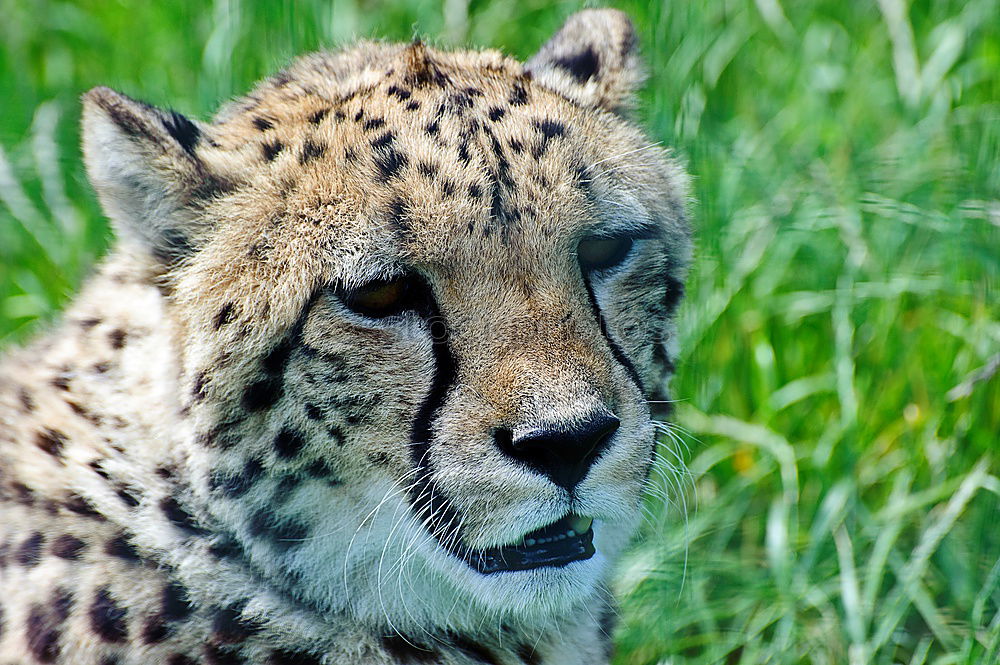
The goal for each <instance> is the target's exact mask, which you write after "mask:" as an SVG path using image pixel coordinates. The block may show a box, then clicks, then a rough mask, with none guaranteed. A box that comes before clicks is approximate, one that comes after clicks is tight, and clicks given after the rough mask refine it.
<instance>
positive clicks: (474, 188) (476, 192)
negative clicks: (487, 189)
mask: <svg viewBox="0 0 1000 665" xmlns="http://www.w3.org/2000/svg"><path fill="white" fill-rule="evenodd" d="M469 196H471V197H472V198H474V199H478V198H482V196H483V188H482V187H480V186H479V185H477V184H475V183H473V184H471V185H469Z"/></svg>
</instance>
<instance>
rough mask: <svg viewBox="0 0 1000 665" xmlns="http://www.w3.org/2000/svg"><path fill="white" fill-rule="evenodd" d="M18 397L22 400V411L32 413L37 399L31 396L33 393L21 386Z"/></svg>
mask: <svg viewBox="0 0 1000 665" xmlns="http://www.w3.org/2000/svg"><path fill="white" fill-rule="evenodd" d="M17 399H18V400H19V401H20V402H21V411H23V412H24V413H31V412H32V411H34V410H35V400H33V399H32V398H31V393H29V392H28V389H27V388H21V389H19V390H18V391H17Z"/></svg>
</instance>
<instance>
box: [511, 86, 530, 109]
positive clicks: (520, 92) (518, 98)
mask: <svg viewBox="0 0 1000 665" xmlns="http://www.w3.org/2000/svg"><path fill="white" fill-rule="evenodd" d="M507 101H508V102H509V103H510V105H511V106H524V105H525V104H527V103H528V91H527V90H525V89H524V85H522V84H521V82H520V81H519V82H517V83H515V84H514V87H513V89H511V91H510V98H509V99H508V100H507Z"/></svg>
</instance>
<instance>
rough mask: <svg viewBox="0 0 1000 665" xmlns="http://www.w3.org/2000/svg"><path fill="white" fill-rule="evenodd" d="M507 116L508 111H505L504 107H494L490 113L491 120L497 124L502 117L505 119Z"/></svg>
mask: <svg viewBox="0 0 1000 665" xmlns="http://www.w3.org/2000/svg"><path fill="white" fill-rule="evenodd" d="M506 114H507V109H505V108H504V107H502V106H494V107H493V108H491V109H490V111H489V118H490V120H492V121H493V122H496V121H497V120H500V119H501V118H502V117H504V116H505V115H506Z"/></svg>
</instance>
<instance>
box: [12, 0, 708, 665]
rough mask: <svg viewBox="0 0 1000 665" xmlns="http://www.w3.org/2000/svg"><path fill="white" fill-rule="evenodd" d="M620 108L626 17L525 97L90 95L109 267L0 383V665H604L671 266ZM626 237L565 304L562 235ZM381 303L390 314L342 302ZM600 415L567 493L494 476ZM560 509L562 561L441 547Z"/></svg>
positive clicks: (373, 88)
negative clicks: (612, 426) (521, 454)
mask: <svg viewBox="0 0 1000 665" xmlns="http://www.w3.org/2000/svg"><path fill="white" fill-rule="evenodd" d="M640 78H641V75H640V72H639V65H638V61H637V56H636V41H635V37H634V31H633V29H632V26H631V24H630V23H629V21H628V19H627V18H626V17H625V16H624V15H622V14H621V13H619V12H616V11H611V10H588V11H585V12H581V13H579V14H577V15H575V16H573V17H572V18H570V20H569V21H568V22H567V24H566V26H565V27H563V29H562V30H561V31H560V32H559V33H558V34H557V35H556V36H555V37H553V39H552V40H551V41H550V42H549V43H548V44H546V45H545V46H544V47H543V48H542V49H541V51H540V52H539V54H538V55H536V56H535V57H534V58H532V59H531V60H530V61H529V62H528V63H527V64H525V65H522V64H521V63H519V62H516V61H514V60H512V59H510V58H507V57H505V56H503V55H501V54H500V53H498V52H495V51H481V52H455V53H449V52H442V51H438V50H435V49H433V48H430V47H428V46H425V45H424V44H422V43H420V42H414V43H411V44H406V45H392V44H381V43H363V44H360V45H358V46H356V47H354V48H351V49H349V50H345V51H340V52H332V53H319V54H314V55H308V56H305V57H303V58H301V59H299V60H297V61H295V62H294V63H293V64H292V65H291V66H289V67H288V68H287V69H285V70H284V71H282V72H280V73H278V74H277V75H275V76H273V77H271V78H270V79H268V80H266V81H264V82H263V83H261V84H260V85H258V86H257V88H256V89H255V90H253V92H251V93H250V94H249V95H248V96H246V97H244V98H242V99H239V100H237V101H235V102H233V103H232V104H230V105H229V106H228V107H226V108H225V109H223V110H222V111H221V113H219V114H218V116H217V117H216V118H215V119H214V120H213V121H212V122H210V123H202V122H198V121H195V120H190V119H188V118H185V117H184V116H182V115H180V114H178V113H176V112H164V111H160V110H158V109H155V108H153V107H150V106H148V105H145V104H143V103H141V102H137V101H135V100H132V99H130V98H128V97H126V96H124V95H121V94H119V93H117V92H114V91H112V90H109V89H107V88H97V89H94V90H91V91H90V92H88V93H87V94H86V95H85V96H84V110H83V134H84V154H85V158H86V164H87V169H88V174H89V176H90V179H91V182H92V183H93V186H94V188H95V190H96V191H97V193H98V196H99V197H100V200H101V203H102V205H103V207H104V210H105V211H106V213H107V215H108V216H109V218H110V219H111V220H112V222H113V224H114V227H115V229H116V234H117V238H118V240H117V244H116V246H115V248H114V249H113V251H112V252H111V254H110V255H109V256H108V258H107V259H106V260H105V261H104V263H103V264H102V266H101V267H100V269H99V270H98V272H97V274H96V275H95V276H94V277H93V278H92V279H91V281H90V283H89V284H88V285H87V286H86V288H85V289H84V291H83V293H82V294H81V295H80V296H79V297H78V298H77V300H76V301H75V303H74V304H73V305H72V306H71V307H70V308H69V309H68V311H67V312H66V313H65V315H64V317H63V319H62V321H61V323H59V324H58V325H57V326H55V327H54V329H53V330H52V331H51V332H49V333H48V334H47V335H45V336H43V337H41V338H40V339H38V340H37V341H35V342H34V343H32V344H31V345H29V346H27V347H26V348H24V349H22V350H17V351H13V352H11V353H9V355H8V356H7V357H6V359H5V360H4V361H3V363H2V365H0V661H4V662H6V661H10V660H13V661H16V662H21V663H60V664H64V665H68V664H73V665H112V664H117V665H127V664H143V665H148V664H160V663H163V664H168V665H186V664H190V663H207V664H210V665H235V664H264V663H271V664H276V665H277V664H291V663H295V664H300V665H301V664H324V665H341V664H348V663H351V664H375V663H398V664H402V663H448V664H469V663H480V664H482V663H489V664H504V665H511V664H518V663H520V664H524V663H527V664H529V665H537V664H542V663H544V664H545V665H555V664H559V663H566V664H568V663H574V664H579V663H588V664H589V663H606V662H607V659H608V648H607V642H608V635H607V632H608V631H609V630H610V627H609V625H608V624H607V622H606V618H607V617H608V616H611V615H612V614H613V611H612V610H611V607H610V600H609V596H608V592H607V587H606V581H607V576H608V569H609V565H610V564H611V563H612V562H613V561H614V560H615V558H616V557H617V556H618V554H619V553H620V551H621V549H622V548H623V547H624V546H625V544H626V543H627V542H628V539H629V537H630V536H631V534H632V532H633V530H634V528H635V526H636V523H637V519H638V518H637V515H638V513H639V501H640V495H641V492H642V489H643V487H644V483H645V482H646V478H647V473H648V470H649V465H650V460H651V457H652V453H653V438H654V437H653V428H652V425H651V421H650V414H649V409H648V407H647V402H646V399H647V397H648V396H650V395H653V394H657V395H659V394H663V391H664V381H665V379H666V377H667V375H668V374H669V368H670V367H671V366H672V365H671V358H672V357H673V354H674V345H673V342H674V332H673V327H672V316H673V310H674V308H675V306H676V304H677V302H678V300H679V298H680V295H681V293H682V284H683V271H684V266H685V264H686V262H687V259H688V251H689V250H688V247H689V243H688V231H687V227H686V222H685V213H684V209H685V197H686V181H685V176H684V174H683V172H682V170H681V169H680V168H679V167H678V166H677V165H676V163H675V162H673V161H671V160H670V159H669V157H668V156H667V155H666V153H665V151H664V150H662V149H660V148H658V147H656V146H655V145H652V144H650V142H649V141H648V139H647V138H646V137H645V136H644V135H643V134H642V132H641V131H640V130H639V129H637V128H636V126H635V125H634V124H633V122H632V121H631V120H630V118H629V115H628V108H629V107H630V105H631V100H632V95H633V92H634V90H635V87H636V86H637V85H638V83H639V80H640ZM623 234H624V235H629V236H630V237H632V236H634V237H635V238H636V240H635V246H634V247H633V249H632V251H631V253H630V254H629V255H628V258H627V259H626V260H625V262H624V263H623V264H622V265H621V266H620V267H618V268H616V269H614V270H613V271H612V272H610V273H608V274H594V275H591V274H589V273H588V274H584V273H583V272H581V268H580V265H579V263H578V261H577V258H576V255H575V252H576V247H577V243H579V242H580V240H581V239H582V238H585V237H588V236H608V235H619V236H620V235H623ZM403 272H408V273H409V274H412V275H414V276H416V277H415V279H416V278H419V283H420V284H422V285H423V288H425V289H426V291H425V292H424V296H423V299H422V300H420V301H419V302H415V303H414V304H413V306H412V307H410V308H408V309H407V310H406V311H403V312H402V313H400V314H398V315H394V316H391V317H388V318H384V319H374V318H371V317H367V316H365V315H363V314H359V313H358V312H357V311H353V310H351V309H350V308H349V307H348V306H347V305H346V304H345V303H347V300H345V298H347V297H348V295H345V294H350V293H352V292H353V291H352V289H357V288H359V287H360V286H362V285H365V284H369V283H371V282H373V280H384V279H387V278H391V277H393V276H395V275H399V274H401V273H403ZM595 411H600V412H602V413H613V414H614V415H615V416H616V417H617V418H618V419H619V420H620V421H621V425H620V428H619V429H618V431H617V432H616V433H615V434H614V435H613V438H611V439H608V440H607V442H606V443H605V444H603V447H602V448H601V449H600V453H599V455H597V456H596V461H593V464H592V466H591V467H589V470H588V471H587V472H586V475H585V476H583V477H582V480H579V481H578V483H576V484H574V485H566V486H562V485H560V484H558V483H556V482H554V481H553V480H552V479H550V478H549V477H547V476H546V475H545V474H544V473H540V472H538V470H537V468H536V467H534V466H532V465H530V464H524V463H521V462H519V461H518V460H516V459H511V458H510V456H509V455H505V453H504V450H503V445H505V444H503V441H502V439H503V437H505V436H506V437H508V438H510V437H518V436H520V434H519V433H523V432H528V431H534V429H533V428H539V427H546V426H549V425H552V424H553V423H570V424H573V423H579V422H581V421H582V420H583V419H584V418H585V417H586V414H588V413H591V412H595ZM568 511H572V512H574V513H576V514H580V515H588V516H591V517H593V518H594V519H595V522H594V534H595V544H596V549H597V553H596V554H595V555H594V556H593V557H591V558H589V559H587V560H583V561H576V562H573V563H569V564H567V565H565V566H561V567H552V566H549V567H543V568H537V569H534V570H527V571H519V572H500V573H495V574H483V573H480V572H478V571H476V570H474V569H473V568H472V567H470V565H469V564H467V563H466V562H465V561H463V560H461V559H460V558H458V557H457V556H455V555H454V554H453V553H452V551H453V550H452V549H449V548H455V547H462V548H467V549H470V550H479V549H484V548H490V547H495V546H499V545H503V544H506V543H511V542H515V541H516V540H517V539H518V538H520V537H522V536H523V535H524V534H526V533H528V532H529V531H533V530H535V529H537V528H539V527H541V526H543V525H545V524H547V523H550V522H552V521H554V520H556V519H558V518H559V517H560V516H561V515H564V514H566V513H567V512H568Z"/></svg>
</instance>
